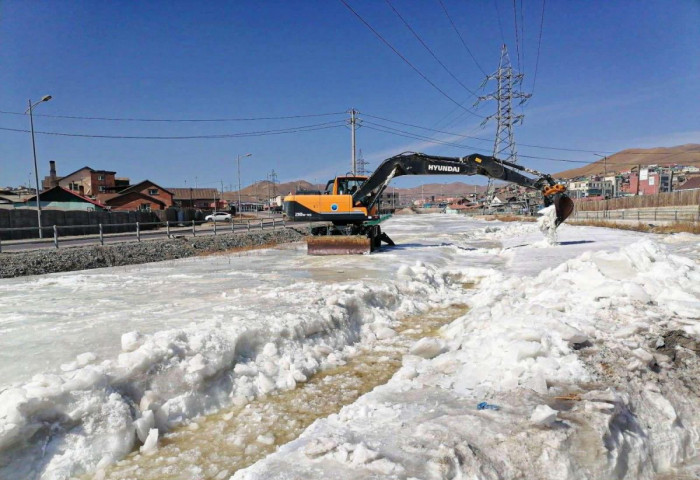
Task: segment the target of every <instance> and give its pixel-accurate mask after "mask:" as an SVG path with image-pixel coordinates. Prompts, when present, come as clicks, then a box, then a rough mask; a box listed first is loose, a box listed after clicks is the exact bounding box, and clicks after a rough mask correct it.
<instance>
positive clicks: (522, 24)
mask: <svg viewBox="0 0 700 480" xmlns="http://www.w3.org/2000/svg"><path fill="white" fill-rule="evenodd" d="M523 11H524V9H523V0H520V38H521V40H522V42H523V72H522V73H523V74H524V73H525V14H524V13H523Z"/></svg>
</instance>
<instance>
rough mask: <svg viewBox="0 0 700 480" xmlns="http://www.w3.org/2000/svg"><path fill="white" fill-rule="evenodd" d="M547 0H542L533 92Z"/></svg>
mask: <svg viewBox="0 0 700 480" xmlns="http://www.w3.org/2000/svg"><path fill="white" fill-rule="evenodd" d="M545 2H546V0H542V16H541V18H540V34H539V38H538V40H537V58H536V59H535V76H534V77H533V79H532V92H530V93H532V94H534V93H535V83H537V67H538V66H539V64H540V46H541V45H542V27H543V25H544V5H545Z"/></svg>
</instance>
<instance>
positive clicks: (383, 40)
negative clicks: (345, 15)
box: [340, 0, 484, 118]
mask: <svg viewBox="0 0 700 480" xmlns="http://www.w3.org/2000/svg"><path fill="white" fill-rule="evenodd" d="M340 2H341V3H342V4H343V5H345V7H346V8H347V9H348V10H350V11H351V12H352V13H353V14H354V15H355V16H356V17H357V18H358V19H359V20H360V21H361V22H362V23H363V24H364V25H365V26H366V27H367V28H368V29H369V30H370V31H371V32H372V33H374V34H375V35H376V36H377V38H379V40H381V41H382V42H383V43H384V45H386V46H387V47H389V48H390V49H391V50H392V51H393V52H394V53H395V54H396V55H398V56H399V58H401V60H403V61H404V62H406V64H407V65H408V66H409V67H411V68H412V69H413V71H415V72H416V73H417V74H418V75H420V76H421V78H422V79H423V80H425V81H426V82H428V83H429V84H430V86H432V87H433V88H434V89H435V90H437V91H438V92H440V94H442V96H444V97H445V98H447V99H448V100H449V101H451V102H452V103H454V104H455V105H457V106H459V107H460V108H462V109H464V110H465V111H467V112H469V113H470V114H471V115H474V116H475V117H479V118H484V117H483V116H481V115H478V114H476V113H474V112H472V111H470V110H468V109H467V108H466V107H464V106H463V104H461V103H459V102H458V101H457V100H455V99H454V98H452V97H451V96H449V95H448V94H447V93H445V91H444V90H443V89H441V88H440V87H438V86H437V85H435V83H433V82H432V81H431V80H430V79H429V78H428V77H427V76H425V74H424V73H423V72H421V71H420V70H419V69H418V68H417V67H415V66H414V65H413V64H412V63H411V62H410V61H408V59H407V58H406V57H404V56H403V55H402V54H401V52H399V51H398V50H397V49H396V48H394V46H393V45H392V44H390V43H389V42H388V41H387V40H386V39H385V38H384V37H382V36H381V34H380V33H379V32H377V31H376V30H375V29H374V28H373V27H372V25H370V24H369V23H367V21H366V20H365V19H364V18H362V17H361V16H360V14H359V13H357V12H356V11H355V10H354V9H353V8H352V7H351V6H350V5H348V3H347V2H346V1H345V0H340ZM464 103H466V102H464Z"/></svg>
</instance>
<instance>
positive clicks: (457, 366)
mask: <svg viewBox="0 0 700 480" xmlns="http://www.w3.org/2000/svg"><path fill="white" fill-rule="evenodd" d="M462 274H463V275H464V277H465V278H472V279H474V280H478V281H479V285H478V288H477V289H476V290H475V291H474V294H473V296H472V298H471V299H470V302H469V303H470V305H471V307H472V310H471V311H470V312H469V313H468V314H466V315H465V316H463V317H461V318H459V319H457V320H455V321H454V322H453V323H452V324H450V325H449V326H447V327H444V328H443V331H442V337H443V339H444V340H443V341H444V346H445V349H444V350H446V351H445V353H442V354H440V350H435V349H424V348H417V349H416V350H415V351H414V352H413V353H414V355H407V356H406V357H405V358H404V362H403V367H402V368H401V370H400V371H399V372H398V373H397V374H396V375H395V376H394V377H393V378H392V380H391V381H390V382H389V383H388V384H386V385H384V386H382V387H379V388H376V389H375V390H374V391H373V392H371V393H370V394H367V395H365V396H364V397H362V398H360V399H359V400H358V401H357V402H355V403H354V404H352V405H349V406H347V407H345V408H344V409H343V410H342V411H341V412H340V413H339V414H337V415H332V416H330V417H329V418H327V419H322V420H318V421H317V422H316V423H314V424H313V425H312V426H311V427H310V428H309V429H308V430H307V431H306V432H305V433H304V434H303V435H302V436H301V437H300V438H299V439H297V440H296V441H293V442H291V443H289V444H287V445H285V446H283V447H282V448H280V450H279V451H278V452H277V453H276V454H273V455H271V456H269V457H267V458H266V459H265V460H263V461H261V462H258V463H257V464H256V465H254V466H252V467H250V468H248V469H246V470H243V471H239V472H237V473H236V474H235V475H234V476H233V477H232V478H234V479H236V480H243V479H245V480H252V479H263V478H285V479H292V478H295V479H296V478H299V479H301V478H336V479H350V478H407V479H408V478H420V479H451V478H475V479H476V478H478V479H497V478H552V479H578V478H580V479H584V478H586V479H588V478H606V479H607V478H629V479H651V478H655V475H656V474H657V472H665V471H669V470H670V469H671V468H672V467H673V466H675V465H678V464H680V463H681V462H683V461H684V460H686V459H688V458H691V457H693V456H694V455H697V448H698V441H699V440H700V438H699V437H700V397H699V394H700V384H699V383H698V381H697V378H698V375H699V374H700V362H699V361H698V351H697V350H695V351H693V350H692V349H688V348H682V347H681V346H680V345H679V344H675V343H673V342H671V340H672V339H673V338H678V337H680V338H685V339H695V341H698V339H700V269H699V268H698V263H697V262H696V261H694V260H690V259H688V258H685V257H680V256H676V255H673V254H670V253H668V252H667V251H666V250H665V248H664V247H662V246H660V245H658V244H657V243H655V242H653V241H650V240H642V241H638V242H636V243H633V244H631V245H629V246H626V247H623V248H621V249H619V250H618V251H614V252H595V253H592V252H587V253H583V254H582V255H580V256H578V257H577V258H574V259H571V260H568V261H566V262H564V263H562V264H560V265H559V266H557V267H555V268H550V269H546V270H544V271H541V272H540V273H539V274H538V275H536V276H534V277H530V278H528V277H521V276H508V275H506V274H504V273H503V272H499V271H496V270H484V269H474V270H473V271H470V270H468V269H467V270H464V271H462ZM666 342H671V343H669V345H666ZM688 345H691V348H692V345H696V344H694V343H693V342H689V343H687V344H686V346H688ZM482 402H483V403H482ZM480 404H481V405H480Z"/></svg>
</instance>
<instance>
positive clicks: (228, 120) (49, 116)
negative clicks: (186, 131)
mask: <svg viewBox="0 0 700 480" xmlns="http://www.w3.org/2000/svg"><path fill="white" fill-rule="evenodd" d="M0 114H4V115H22V116H25V115H26V114H25V113H21V112H10V111H4V110H0ZM344 114H345V112H332V113H312V114H306V115H286V116H278V117H240V118H180V119H173V118H113V117H81V116H76V115H48V114H37V113H35V114H34V116H35V117H48V118H67V119H71V120H101V121H109V122H169V123H178V122H252V121H258V120H289V119H294V118H311V117H329V116H333V115H344Z"/></svg>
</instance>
